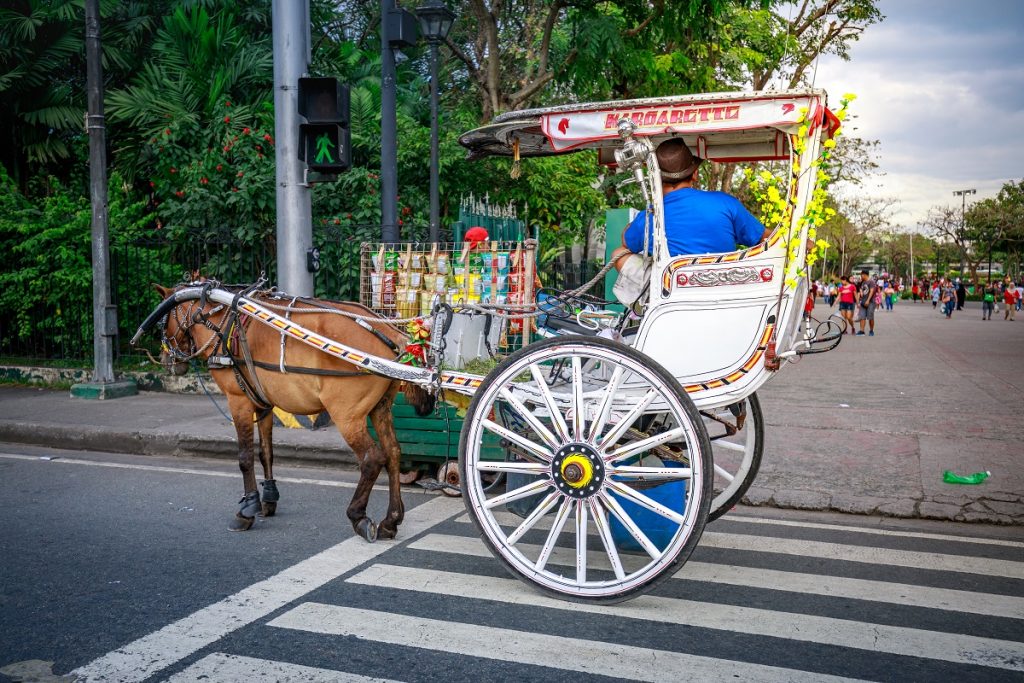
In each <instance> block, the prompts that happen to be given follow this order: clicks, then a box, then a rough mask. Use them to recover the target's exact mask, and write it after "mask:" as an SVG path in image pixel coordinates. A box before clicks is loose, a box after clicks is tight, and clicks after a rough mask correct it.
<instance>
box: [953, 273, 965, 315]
mask: <svg viewBox="0 0 1024 683" xmlns="http://www.w3.org/2000/svg"><path fill="white" fill-rule="evenodd" d="M965 301H967V285H965V284H964V281H963V280H961V279H960V278H957V279H956V310H958V311H962V310H964V302H965Z"/></svg>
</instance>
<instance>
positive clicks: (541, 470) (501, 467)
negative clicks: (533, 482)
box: [474, 460, 551, 475]
mask: <svg viewBox="0 0 1024 683" xmlns="http://www.w3.org/2000/svg"><path fill="white" fill-rule="evenodd" d="M474 469H476V471H477V472H505V473H512V474H535V475H536V474H546V473H547V472H549V471H550V470H551V468H550V467H549V466H548V465H544V464H541V463H537V462H505V461H501V460H494V461H491V460H481V461H480V462H478V463H477V464H476V466H475V468H474Z"/></svg>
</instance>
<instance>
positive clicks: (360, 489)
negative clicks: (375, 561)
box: [331, 414, 385, 543]
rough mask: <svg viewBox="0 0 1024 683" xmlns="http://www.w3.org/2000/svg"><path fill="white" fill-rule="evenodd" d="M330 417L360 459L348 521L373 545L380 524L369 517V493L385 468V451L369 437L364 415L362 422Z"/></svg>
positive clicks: (349, 418)
mask: <svg viewBox="0 0 1024 683" xmlns="http://www.w3.org/2000/svg"><path fill="white" fill-rule="evenodd" d="M331 417H332V418H333V419H334V421H335V423H336V424H337V425H338V431H340V432H341V435H342V436H343V437H344V438H345V442H346V443H348V445H349V446H350V447H351V448H352V450H353V451H355V453H356V457H357V458H358V459H359V483H358V484H356V490H355V492H354V493H353V494H352V501H351V502H350V503H349V504H348V510H346V514H347V516H348V518H349V521H351V522H352V528H353V529H354V530H355V532H356V533H357V534H358V535H360V536H362V537H363V538H365V539H366V540H367V541H369V542H371V543H373V542H374V541H376V540H377V525H376V524H374V523H373V520H372V519H370V518H369V517H368V516H367V515H366V504H367V503H368V502H369V500H370V491H372V490H373V485H374V484H375V483H376V481H377V477H378V476H379V475H380V470H381V468H382V467H383V466H384V461H385V456H384V451H382V450H381V449H380V447H379V446H378V445H377V444H376V443H374V441H373V439H372V438H371V437H370V432H369V431H367V429H366V417H365V416H363V417H362V418H361V419H358V418H357V419H353V418H352V417H351V416H345V417H344V418H342V419H343V421H339V417H341V416H335V415H333V414H332V415H331Z"/></svg>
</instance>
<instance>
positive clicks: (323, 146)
mask: <svg viewBox="0 0 1024 683" xmlns="http://www.w3.org/2000/svg"><path fill="white" fill-rule="evenodd" d="M331 147H336V145H335V144H334V143H333V142H331V138H330V137H329V136H328V135H327V133H324V134H323V135H321V136H320V137H318V138H317V139H316V159H315V162H316V163H318V164H322V163H325V162H326V163H328V164H333V163H334V157H332V156H331V149H330V148H331Z"/></svg>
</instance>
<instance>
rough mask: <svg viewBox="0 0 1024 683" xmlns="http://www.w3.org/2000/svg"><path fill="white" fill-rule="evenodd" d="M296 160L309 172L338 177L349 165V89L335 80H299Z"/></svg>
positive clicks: (350, 156) (350, 157) (350, 161)
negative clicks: (299, 122)
mask: <svg viewBox="0 0 1024 683" xmlns="http://www.w3.org/2000/svg"><path fill="white" fill-rule="evenodd" d="M298 94H299V97H298V108H299V116H301V117H302V120H303V123H302V124H301V125H300V126H299V157H300V158H301V159H302V161H304V162H305V163H306V165H307V166H308V167H309V170H311V171H317V172H319V173H339V172H341V171H346V170H348V168H349V166H351V164H352V153H351V150H350V141H351V134H350V132H349V89H348V86H347V85H343V84H341V83H338V80H337V79H336V78H300V79H299V93H298Z"/></svg>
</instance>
